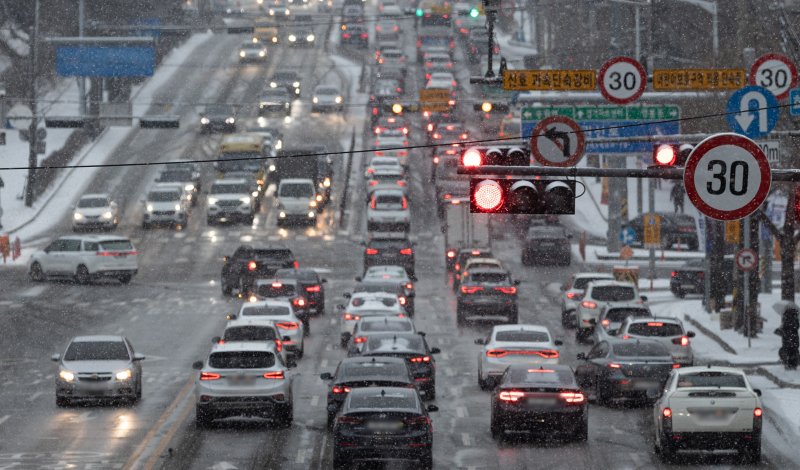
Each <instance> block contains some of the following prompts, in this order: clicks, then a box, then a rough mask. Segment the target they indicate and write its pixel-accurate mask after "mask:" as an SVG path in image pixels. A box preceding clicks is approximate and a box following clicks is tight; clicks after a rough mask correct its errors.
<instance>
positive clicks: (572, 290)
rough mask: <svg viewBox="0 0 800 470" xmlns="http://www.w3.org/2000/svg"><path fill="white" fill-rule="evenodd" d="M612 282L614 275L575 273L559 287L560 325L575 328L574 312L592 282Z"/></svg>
mask: <svg viewBox="0 0 800 470" xmlns="http://www.w3.org/2000/svg"><path fill="white" fill-rule="evenodd" d="M602 280H607V281H613V280H614V275H613V274H611V273H575V274H573V275H572V276H571V277H570V278H569V280H568V281H567V282H566V284H564V285H563V286H561V292H563V295H562V296H561V325H562V326H564V327H565V328H566V327H569V326H577V323H576V320H575V311H576V310H578V304H579V303H580V301H581V299H583V292H584V290H585V289H586V285H587V284H589V283H590V282H592V281H602Z"/></svg>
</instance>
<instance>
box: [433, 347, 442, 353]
mask: <svg viewBox="0 0 800 470" xmlns="http://www.w3.org/2000/svg"><path fill="white" fill-rule="evenodd" d="M440 352H442V350H441V349H439V348H431V354H439V353H440Z"/></svg>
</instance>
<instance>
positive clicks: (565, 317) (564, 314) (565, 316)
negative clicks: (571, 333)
mask: <svg viewBox="0 0 800 470" xmlns="http://www.w3.org/2000/svg"><path fill="white" fill-rule="evenodd" d="M561 326H563V327H564V328H569V327H570V321H569V312H568V311H567V310H562V311H561Z"/></svg>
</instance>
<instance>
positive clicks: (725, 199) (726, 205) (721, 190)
mask: <svg viewBox="0 0 800 470" xmlns="http://www.w3.org/2000/svg"><path fill="white" fill-rule="evenodd" d="M683 184H684V187H685V188H686V194H687V195H688V196H689V200H690V201H692V204H694V206H695V207H696V208H697V210H699V211H700V212H702V213H703V214H705V215H707V216H708V217H711V218H712V219H717V220H737V219H742V218H744V217H747V216H748V215H750V214H752V213H753V212H755V210H756V209H758V207H759V206H760V205H761V204H762V203H763V202H764V200H766V198H767V196H768V195H769V188H770V185H771V184H772V172H771V171H770V169H769V162H768V161H767V157H766V155H764V152H763V151H762V150H761V147H759V146H758V144H756V143H755V142H753V141H752V140H750V139H748V138H747V137H745V136H743V135H740V134H733V133H724V134H715V135H712V136H711V137H709V138H707V139H706V140H704V141H702V142H700V143H699V144H698V145H697V147H695V148H694V150H692V153H691V154H689V158H688V159H687V160H686V166H685V169H684V172H683Z"/></svg>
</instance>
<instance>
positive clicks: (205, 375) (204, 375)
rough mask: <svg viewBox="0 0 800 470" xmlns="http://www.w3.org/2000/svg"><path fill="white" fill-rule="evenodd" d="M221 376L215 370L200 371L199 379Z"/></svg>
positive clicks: (214, 378) (216, 378)
mask: <svg viewBox="0 0 800 470" xmlns="http://www.w3.org/2000/svg"><path fill="white" fill-rule="evenodd" d="M221 378H222V376H221V375H219V374H217V373H216V372H200V380H219V379H221Z"/></svg>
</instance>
